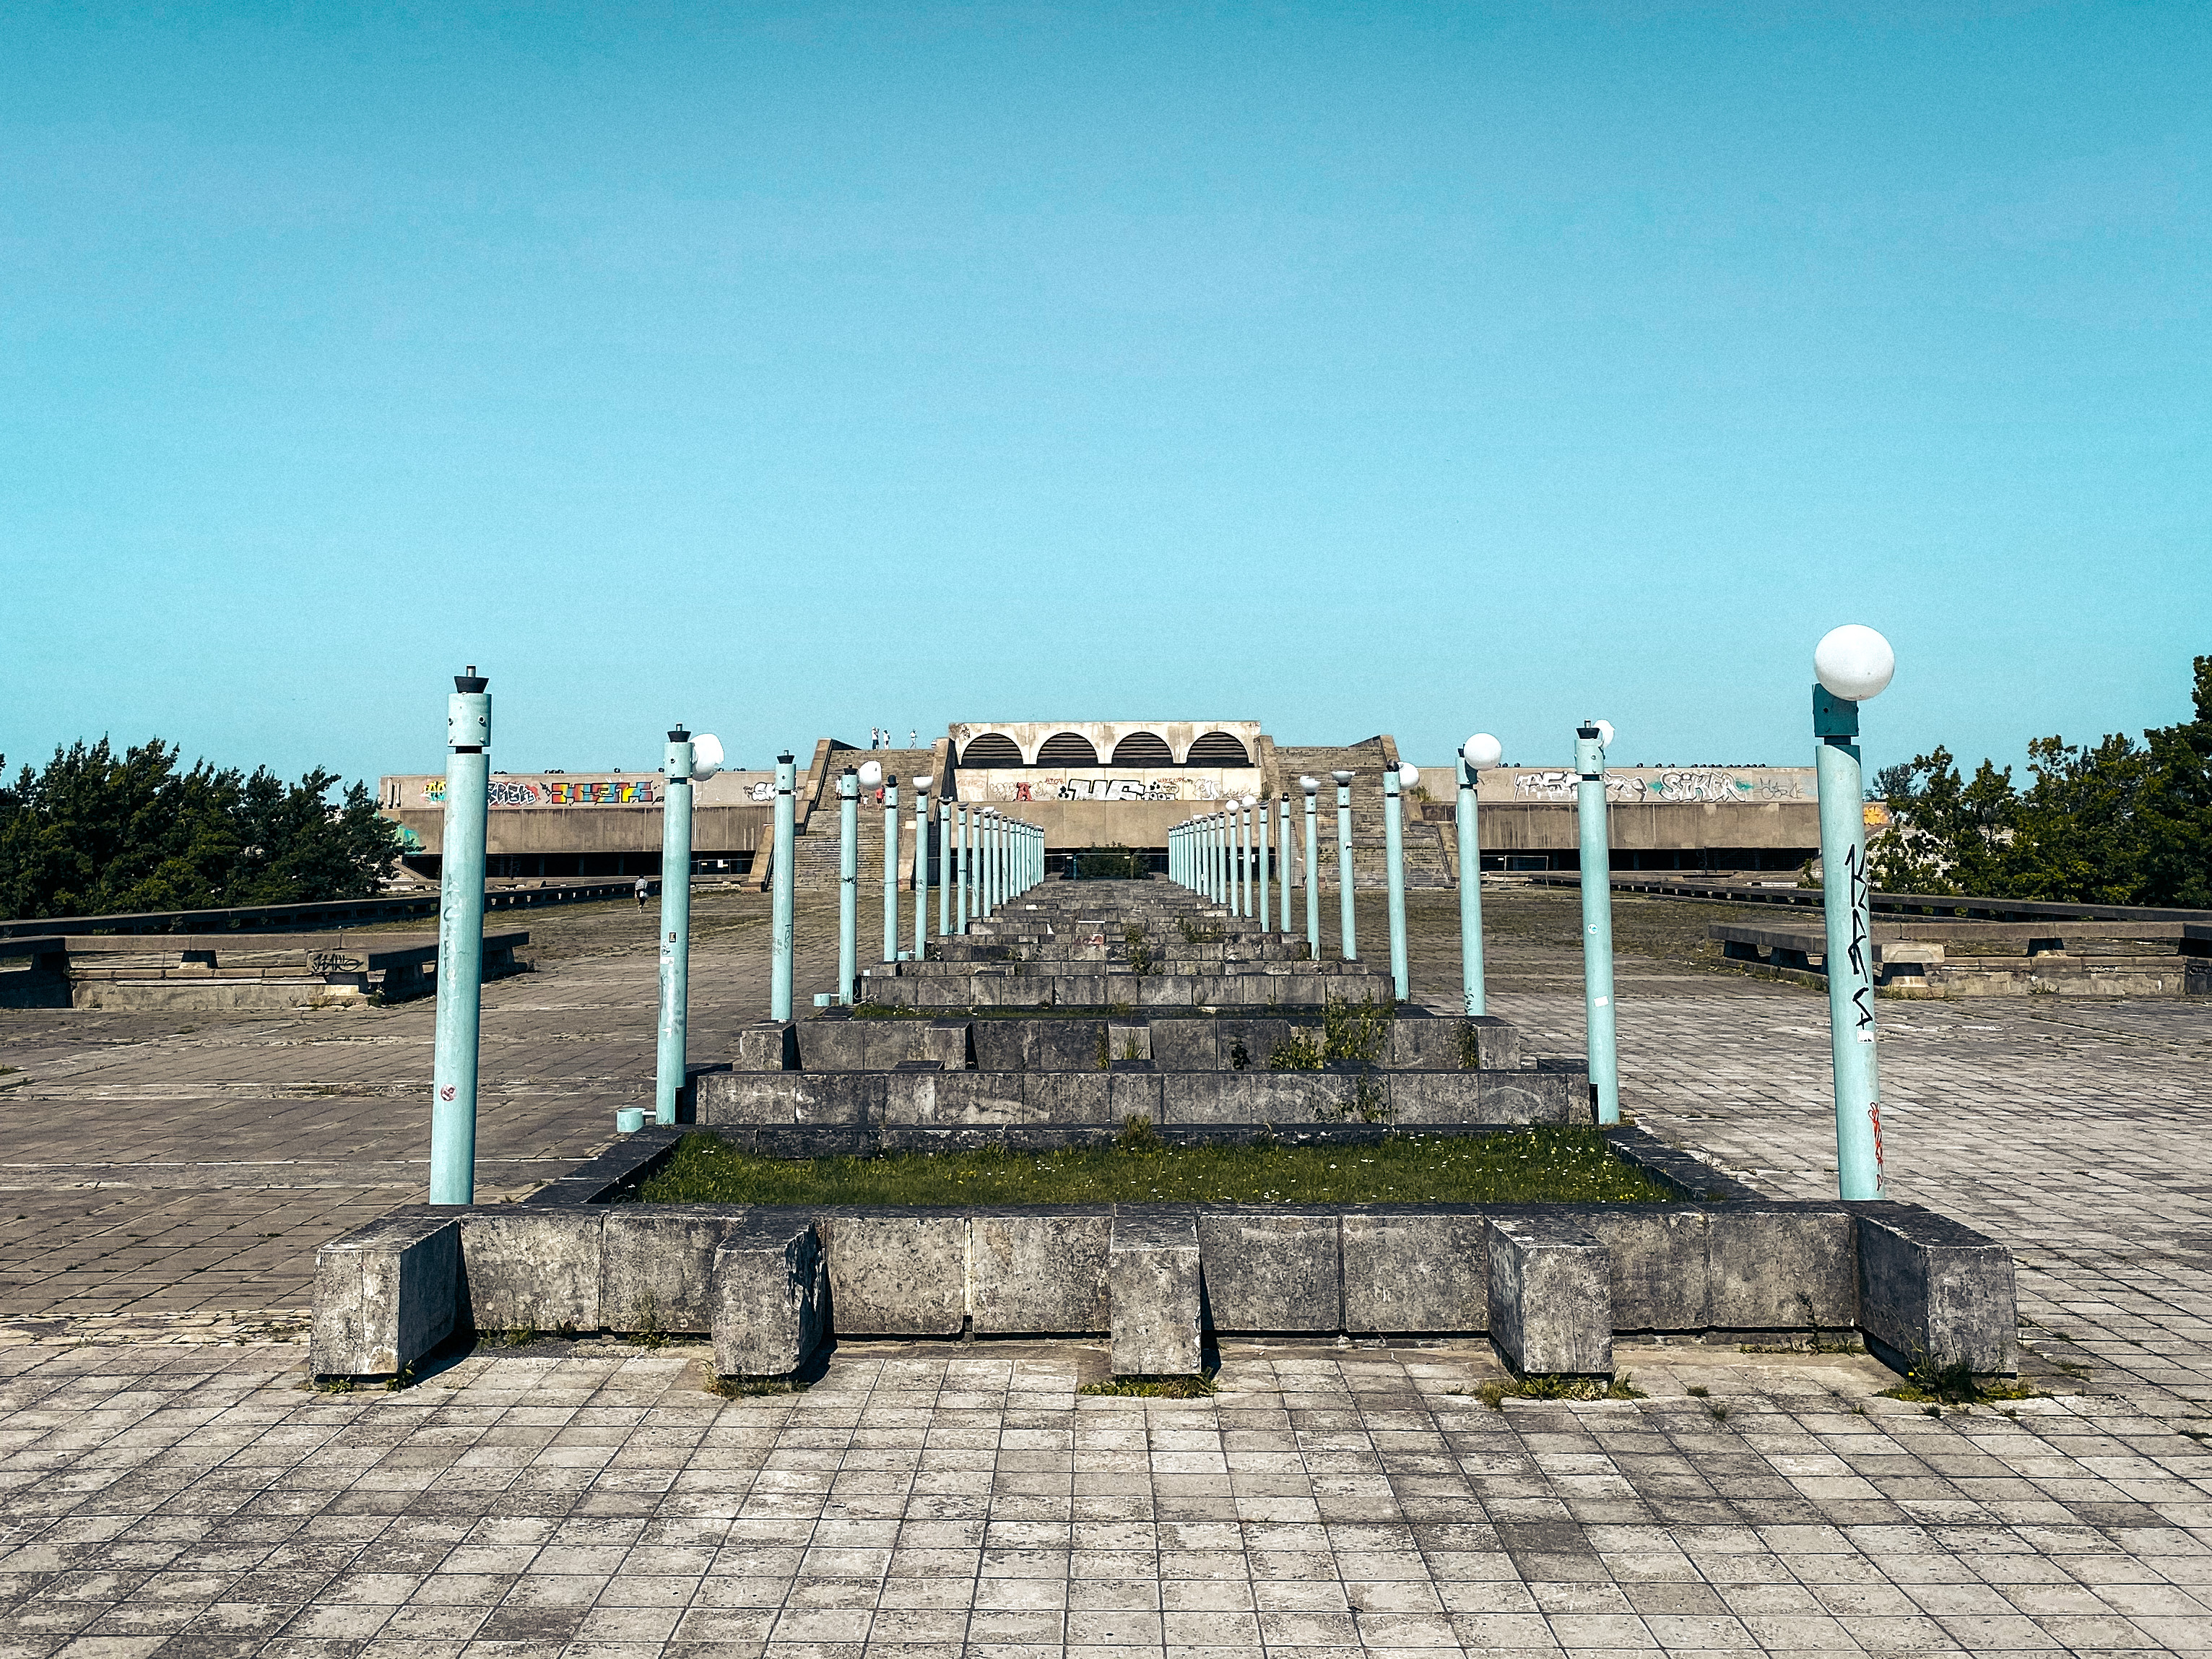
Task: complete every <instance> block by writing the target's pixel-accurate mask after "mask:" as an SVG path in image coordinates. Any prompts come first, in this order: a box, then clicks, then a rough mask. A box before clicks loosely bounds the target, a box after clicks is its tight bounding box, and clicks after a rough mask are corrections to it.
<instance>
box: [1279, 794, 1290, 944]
mask: <svg viewBox="0 0 2212 1659" xmlns="http://www.w3.org/2000/svg"><path fill="white" fill-rule="evenodd" d="M1275 828H1276V836H1275V841H1276V843H1277V845H1278V846H1279V848H1280V849H1281V850H1280V851H1279V852H1278V853H1277V854H1275V857H1276V858H1277V859H1278V860H1279V864H1278V865H1277V867H1276V876H1277V878H1278V879H1277V880H1276V883H1275V889H1276V890H1277V891H1278V892H1279V893H1281V894H1282V896H1283V937H1284V938H1285V939H1288V938H1289V937H1290V936H1291V798H1290V797H1289V796H1288V795H1285V796H1284V797H1283V798H1282V799H1281V800H1280V801H1279V802H1278V803H1277V811H1276V814H1275Z"/></svg>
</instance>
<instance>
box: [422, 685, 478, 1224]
mask: <svg viewBox="0 0 2212 1659" xmlns="http://www.w3.org/2000/svg"><path fill="white" fill-rule="evenodd" d="M490 684H491V682H490V681H489V679H485V678H482V677H480V676H479V675H478V674H477V670H476V665H475V664H474V663H471V664H470V665H469V671H468V672H467V673H465V674H456V675H454V676H453V695H452V696H449V697H447V699H446V827H445V834H444V836H443V838H442V839H441V841H440V842H439V844H438V984H437V999H438V1001H437V1036H436V1037H435V1044H434V1047H433V1048H432V1053H431V1061H430V1202H432V1203H433V1204H473V1203H475V1202H476V1196H477V1022H478V1021H479V1019H480V1018H482V1015H483V913H484V816H485V811H486V809H487V806H488V805H489V800H490V793H489V792H490V787H491V696H490V694H489V691H488V690H486V688H487V687H488V686H489V685H490Z"/></svg>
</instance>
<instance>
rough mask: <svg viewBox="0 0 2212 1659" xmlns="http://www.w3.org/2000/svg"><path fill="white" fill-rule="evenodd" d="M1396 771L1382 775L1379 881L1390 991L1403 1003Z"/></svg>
mask: <svg viewBox="0 0 2212 1659" xmlns="http://www.w3.org/2000/svg"><path fill="white" fill-rule="evenodd" d="M1401 789H1402V786H1401V784H1400V782H1399V780H1398V769H1397V768H1396V767H1391V768H1389V769H1386V770H1385V771H1384V772H1383V879H1384V882H1385V883H1386V884H1387V885H1388V888H1389V896H1390V988H1391V991H1392V994H1394V995H1395V996H1396V998H1397V1000H1399V1001H1401V1002H1403V1001H1404V1000H1406V998H1407V995H1408V994H1410V991H1411V987H1410V986H1409V985H1408V983H1407V978H1406V829H1405V823H1404V819H1405V813H1406V808H1405V803H1404V801H1403V799H1401Z"/></svg>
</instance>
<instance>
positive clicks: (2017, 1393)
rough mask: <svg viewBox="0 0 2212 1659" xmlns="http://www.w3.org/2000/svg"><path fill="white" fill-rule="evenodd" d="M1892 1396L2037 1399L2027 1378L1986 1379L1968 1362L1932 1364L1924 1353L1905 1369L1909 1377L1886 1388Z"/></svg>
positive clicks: (1923, 1401) (1928, 1402) (1955, 1401)
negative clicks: (1977, 1375) (1975, 1373)
mask: <svg viewBox="0 0 2212 1659" xmlns="http://www.w3.org/2000/svg"><path fill="white" fill-rule="evenodd" d="M1881 1393H1882V1395H1883V1397H1884V1398H1885V1399H1888V1400H1904V1401H1910V1402H1911V1403H1912V1404H1913V1405H1916V1406H1936V1407H1942V1406H1987V1405H1992V1404H1995V1403H1996V1401H2002V1400H2033V1399H2034V1398H2035V1389H2033V1387H2032V1386H2030V1385H2029V1384H2027V1383H2019V1382H2013V1383H1999V1382H1988V1383H1984V1382H1983V1381H1981V1380H1980V1379H1978V1378H1977V1377H1976V1376H1975V1375H1974V1374H1973V1372H1972V1371H1971V1370H1967V1369H1966V1366H1965V1365H1964V1364H1956V1365H1932V1364H1929V1362H1928V1360H1927V1358H1926V1357H1925V1356H1924V1355H1923V1356H1922V1357H1920V1358H1917V1359H1915V1361H1914V1362H1913V1364H1912V1365H1911V1369H1909V1370H1907V1371H1906V1372H1905V1381H1904V1382H1902V1383H1899V1384H1898V1385H1897V1386H1896V1387H1895V1388H1893V1389H1882V1390H1881Z"/></svg>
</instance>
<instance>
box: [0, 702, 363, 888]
mask: <svg viewBox="0 0 2212 1659" xmlns="http://www.w3.org/2000/svg"><path fill="white" fill-rule="evenodd" d="M336 782H337V775H336V774H335V773H331V772H327V771H324V770H322V769H315V770H314V771H312V772H309V773H308V774H307V776H305V777H303V778H302V779H301V780H300V781H299V782H298V783H296V784H287V783H284V782H283V781H281V780H280V779H278V778H277V777H276V775H275V774H273V773H271V772H270V771H269V769H267V768H265V767H264V768H260V769H257V770H256V771H255V772H254V773H253V774H252V776H251V777H247V776H246V775H243V774H241V773H240V772H238V771H237V770H235V769H228V770H225V769H217V768H216V767H214V766H211V765H210V764H209V763H207V762H205V761H200V762H197V763H194V764H193V765H192V766H191V767H190V768H189V769H180V768H179V765H178V751H177V749H176V746H175V745H174V744H165V743H163V742H162V741H161V739H160V738H154V739H151V740H149V742H146V743H144V744H138V745H136V746H134V747H132V748H131V749H129V750H125V751H124V753H122V754H121V755H119V756H118V755H117V754H116V753H115V752H114V750H112V748H111V747H110V746H109V744H108V741H107V739H106V738H100V740H99V741H98V742H97V743H94V744H85V743H82V742H78V743H76V744H72V745H70V747H69V748H67V749H57V750H55V751H54V757H53V759H52V761H51V762H49V763H47V765H46V767H45V768H44V769H42V770H40V771H38V772H35V773H34V772H33V771H32V769H30V768H29V767H27V766H26V767H24V768H22V769H21V771H20V773H19V774H18V775H17V776H16V780H15V783H14V784H13V785H12V786H10V787H0V914H4V915H11V916H25V917H37V916H66V915H96V914H102V913H108V912H114V911H131V910H184V909H205V908H213V907H217V906H223V905H244V904H276V903H284V902H298V901H312V900H318V899H337V898H366V897H369V896H373V895H374V893H375V892H376V891H377V890H378V889H379V888H380V886H381V884H383V882H384V881H385V880H386V878H388V877H389V876H390V875H391V874H392V869H393V868H394V866H396V864H397V863H398V842H397V839H396V836H395V834H394V832H393V830H392V826H391V825H390V824H388V823H386V822H385V821H383V820H382V819H380V818H379V817H377V815H376V810H375V806H374V802H373V801H372V800H371V799H370V797H369V794H368V789H367V788H366V787H364V786H362V785H361V784H358V783H356V784H355V785H354V786H353V787H351V788H350V789H349V790H347V791H346V793H345V794H344V795H343V798H342V799H341V800H340V802H339V804H338V805H335V806H333V805H331V803H330V801H329V799H327V798H328V796H329V793H330V790H331V786H332V785H333V784H335V783H336Z"/></svg>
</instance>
